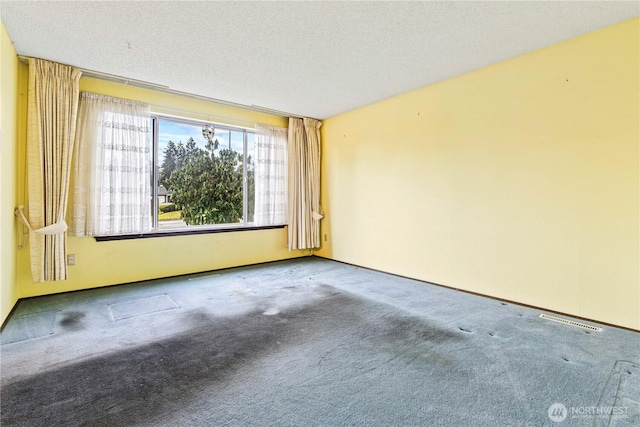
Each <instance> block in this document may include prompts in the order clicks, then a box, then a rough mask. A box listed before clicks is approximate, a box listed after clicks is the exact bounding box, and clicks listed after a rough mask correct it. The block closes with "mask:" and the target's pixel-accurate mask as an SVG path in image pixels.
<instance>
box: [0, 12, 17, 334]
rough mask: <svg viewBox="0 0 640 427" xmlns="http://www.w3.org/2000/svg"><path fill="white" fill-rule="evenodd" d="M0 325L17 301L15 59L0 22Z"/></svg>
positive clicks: (13, 50)
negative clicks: (14, 212) (0, 139)
mask: <svg viewBox="0 0 640 427" xmlns="http://www.w3.org/2000/svg"><path fill="white" fill-rule="evenodd" d="M0 100H1V104H0V135H2V148H1V154H0V229H1V231H0V235H1V236H2V237H0V324H2V323H3V322H4V321H5V319H6V318H7V316H8V315H9V313H10V312H11V309H12V308H13V306H14V305H15V303H16V301H17V299H18V291H17V289H16V247H17V246H16V245H17V234H16V233H17V231H18V230H17V224H16V222H15V221H14V216H13V210H14V207H15V204H16V173H17V167H16V146H17V140H18V124H17V123H18V122H17V111H18V57H17V55H16V51H15V49H14V48H13V45H12V44H11V40H10V39H9V35H8V34H7V31H6V29H5V27H4V23H2V22H1V21H0Z"/></svg>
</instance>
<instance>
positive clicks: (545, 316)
mask: <svg viewBox="0 0 640 427" xmlns="http://www.w3.org/2000/svg"><path fill="white" fill-rule="evenodd" d="M540 317H541V318H543V319H547V320H551V321H552V322H558V323H564V324H565V325H569V326H575V327H576V328H582V329H588V330H590V331H595V332H602V328H598V327H597V326H592V325H587V324H586V323H580V322H576V321H573V320H567V319H563V318H561V317H556V316H549V315H548V314H541V315H540Z"/></svg>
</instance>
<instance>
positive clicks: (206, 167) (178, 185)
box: [169, 140, 243, 225]
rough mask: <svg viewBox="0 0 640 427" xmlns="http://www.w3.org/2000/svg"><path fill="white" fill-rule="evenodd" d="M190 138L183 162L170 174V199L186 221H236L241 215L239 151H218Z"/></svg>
mask: <svg viewBox="0 0 640 427" xmlns="http://www.w3.org/2000/svg"><path fill="white" fill-rule="evenodd" d="M191 142H192V140H190V141H189V142H187V145H186V147H185V154H186V155H185V158H184V164H183V165H182V167H180V168H179V169H176V170H174V171H173V173H172V174H171V177H170V178H169V183H170V185H171V191H172V199H173V202H174V203H175V204H176V206H178V207H179V208H180V209H181V210H182V218H183V219H184V221H185V222H186V223H187V225H204V224H222V223H233V222H238V221H240V220H241V218H242V196H243V193H242V155H240V153H237V152H235V151H233V150H230V149H222V150H220V151H219V152H218V153H217V154H216V153H215V152H214V151H215V147H214V145H213V144H211V145H208V146H207V150H203V149H201V148H197V147H196V146H195V143H193V144H191Z"/></svg>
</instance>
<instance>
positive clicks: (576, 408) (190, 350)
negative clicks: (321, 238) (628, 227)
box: [0, 258, 640, 427]
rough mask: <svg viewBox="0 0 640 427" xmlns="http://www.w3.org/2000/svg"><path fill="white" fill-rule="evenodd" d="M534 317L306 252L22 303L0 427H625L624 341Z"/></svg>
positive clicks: (630, 389)
mask: <svg viewBox="0 0 640 427" xmlns="http://www.w3.org/2000/svg"><path fill="white" fill-rule="evenodd" d="M540 313H541V312H540V311H539V310H534V309H531V308H525V307H521V306H518V305H513V304H507V303H504V302H500V301H496V300H492V299H487V298H482V297H478V296H474V295H469V294H465V293H461V292H456V291H454V290H450V289H445V288H442V287H437V286H433V285H428V284H425V283H421V282H417V281H412V280H408V279H402V278H398V277H395V276H391V275H385V274H382V273H377V272H373V271H369V270H366V269H361V268H357V267H352V266H348V265H344V264H340V263H336V262H332V261H327V260H323V259H319V258H307V259H301V260H292V261H285V262H278V263H271V264H265V265H261V266H254V267H244V268H235V269H228V270H222V271H219V272H215V273H214V274H211V273H209V274H201V275H193V276H190V277H182V278H176V279H163V280H156V281H149V282H144V283H138V284H133V285H124V286H117V287H111V288H103V289H96V290H90V291H81V292H74V293H69V294H62V295H53V296H47V297H39V298H33V299H29V300H24V301H21V302H20V303H19V305H18V307H17V309H16V310H15V312H14V314H13V315H12V317H11V319H10V320H9V322H8V323H7V325H6V327H5V329H4V330H3V332H2V335H1V339H2V345H1V347H0V350H1V353H0V356H1V360H0V368H1V374H2V383H1V386H2V389H1V394H0V410H1V424H2V426H76V425H86V426H226V425H229V426H232V425H233V426H235V425H238V426H306V425H317V426H343V425H352V426H556V425H558V426H620V427H621V426H624V427H630V426H638V425H640V365H639V363H638V362H640V334H638V333H635V332H631V331H625V330H621V329H618V328H614V327H609V326H603V329H604V330H603V331H602V332H594V331H589V330H583V329H580V328H576V327H573V326H568V325H565V324H561V323H555V322H550V321H548V320H545V319H541V318H539V314H540ZM600 326H602V325H600Z"/></svg>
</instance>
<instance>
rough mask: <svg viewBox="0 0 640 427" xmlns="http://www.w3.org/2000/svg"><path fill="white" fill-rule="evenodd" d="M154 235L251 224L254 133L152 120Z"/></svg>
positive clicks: (169, 119) (190, 122)
mask: <svg viewBox="0 0 640 427" xmlns="http://www.w3.org/2000/svg"><path fill="white" fill-rule="evenodd" d="M151 121H152V129H153V147H154V150H153V160H152V161H153V164H154V167H153V176H152V177H151V182H152V189H153V196H152V200H151V207H150V208H151V210H152V212H154V214H153V215H152V216H151V217H152V222H153V223H152V229H153V230H154V231H163V232H164V231H184V230H187V229H201V228H220V227H221V226H224V227H242V226H249V225H253V222H254V198H255V169H254V164H255V162H254V159H253V158H252V154H253V152H254V147H255V133H254V132H253V131H250V130H246V129H242V128H235V127H227V126H219V125H215V126H211V125H208V124H205V123H201V122H197V121H193V120H187V119H178V118H173V117H164V116H152V118H151Z"/></svg>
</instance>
